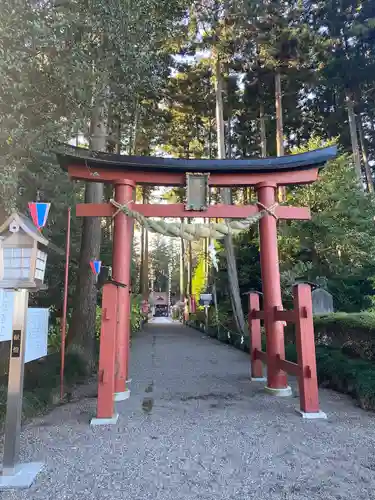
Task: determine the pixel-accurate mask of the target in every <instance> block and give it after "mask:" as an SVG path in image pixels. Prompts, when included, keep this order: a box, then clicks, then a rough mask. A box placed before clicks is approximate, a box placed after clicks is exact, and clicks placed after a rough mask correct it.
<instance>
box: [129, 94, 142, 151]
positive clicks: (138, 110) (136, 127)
mask: <svg viewBox="0 0 375 500" xmlns="http://www.w3.org/2000/svg"><path fill="white" fill-rule="evenodd" d="M140 117H141V107H140V105H139V98H138V97H137V101H136V103H135V113H134V130H133V144H132V145H131V153H130V154H133V155H136V154H137V150H138V132H139V122H140Z"/></svg>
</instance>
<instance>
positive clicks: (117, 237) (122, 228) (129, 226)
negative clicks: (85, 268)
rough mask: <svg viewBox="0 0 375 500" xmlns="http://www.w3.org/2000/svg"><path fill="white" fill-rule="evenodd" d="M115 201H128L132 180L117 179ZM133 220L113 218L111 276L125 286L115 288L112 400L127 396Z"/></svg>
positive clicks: (123, 215)
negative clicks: (115, 320) (116, 305)
mask: <svg viewBox="0 0 375 500" xmlns="http://www.w3.org/2000/svg"><path fill="white" fill-rule="evenodd" d="M114 185H115V200H116V201H117V202H118V203H121V205H126V204H128V203H131V202H132V200H133V190H134V189H135V183H134V182H133V181H129V180H126V179H121V180H117V181H115V182H114ZM133 224H134V222H133V219H132V218H130V217H127V216H126V215H125V214H124V213H123V212H121V211H120V212H118V213H117V215H116V216H115V218H114V227H113V255H112V276H113V279H114V280H115V281H118V282H119V283H122V284H124V285H126V287H119V288H118V317H117V327H116V364H115V395H114V398H115V401H123V400H125V399H128V397H129V396H130V390H129V389H128V388H127V378H128V372H129V344H130V298H131V297H130V294H131V286H130V285H131V284H130V269H131V248H132V234H133Z"/></svg>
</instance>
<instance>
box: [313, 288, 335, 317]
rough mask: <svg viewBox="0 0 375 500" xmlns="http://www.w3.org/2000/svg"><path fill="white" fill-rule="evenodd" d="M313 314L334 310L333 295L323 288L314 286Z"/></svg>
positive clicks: (327, 312)
mask: <svg viewBox="0 0 375 500" xmlns="http://www.w3.org/2000/svg"><path fill="white" fill-rule="evenodd" d="M311 295H312V310H313V314H329V313H333V312H334V308H333V297H332V295H331V294H330V293H329V292H328V291H327V290H324V288H316V289H315V290H313V292H312V294H311Z"/></svg>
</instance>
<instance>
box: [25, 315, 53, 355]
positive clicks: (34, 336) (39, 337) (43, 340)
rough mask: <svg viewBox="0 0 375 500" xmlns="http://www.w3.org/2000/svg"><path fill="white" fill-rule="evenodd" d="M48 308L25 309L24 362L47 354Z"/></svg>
mask: <svg viewBox="0 0 375 500" xmlns="http://www.w3.org/2000/svg"><path fill="white" fill-rule="evenodd" d="M48 320H49V310H48V309H42V308H37V307H30V308H29V309H28V310H27V322H26V349H25V363H28V362H29V361H33V360H34V359H39V358H43V357H44V356H47V351H48Z"/></svg>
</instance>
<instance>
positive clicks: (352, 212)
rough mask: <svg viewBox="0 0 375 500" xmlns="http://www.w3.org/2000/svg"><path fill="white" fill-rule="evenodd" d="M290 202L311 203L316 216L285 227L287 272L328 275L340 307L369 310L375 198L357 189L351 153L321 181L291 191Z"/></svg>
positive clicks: (374, 258)
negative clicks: (350, 157)
mask: <svg viewBox="0 0 375 500" xmlns="http://www.w3.org/2000/svg"><path fill="white" fill-rule="evenodd" d="M288 201H290V203H291V204H293V205H297V206H298V205H300V206H308V207H310V208H311V212H312V220H311V221H303V222H292V223H290V224H289V225H287V226H284V227H283V229H282V233H281V237H280V240H279V241H280V254H281V260H282V270H283V271H284V272H285V271H287V270H290V271H291V272H292V273H293V271H296V272H295V273H294V275H295V276H294V277H295V278H299V279H307V280H309V281H313V282H314V281H317V280H318V279H319V278H320V277H324V278H325V279H326V285H327V287H328V289H329V290H330V292H331V293H332V294H333V296H334V302H335V307H336V308H337V309H339V310H345V311H348V312H351V311H359V310H361V309H365V308H367V307H368V306H369V305H370V302H369V300H368V295H371V294H372V293H373V286H372V278H373V276H374V275H375V253H374V248H375V247H374V242H375V225H374V222H373V217H374V213H375V201H374V199H373V197H371V196H369V195H367V194H365V193H363V192H362V191H360V190H359V189H358V183H357V179H356V176H355V173H354V169H353V167H352V166H351V164H350V162H349V158H348V156H347V155H341V156H339V157H338V158H337V159H336V160H335V161H332V162H330V163H329V165H327V166H326V168H325V169H324V170H323V171H322V172H321V174H320V178H319V180H318V181H317V182H316V183H314V184H312V185H310V186H303V187H299V188H296V189H294V190H293V191H291V192H290V193H288ZM301 263H302V264H303V267H302V268H301Z"/></svg>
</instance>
